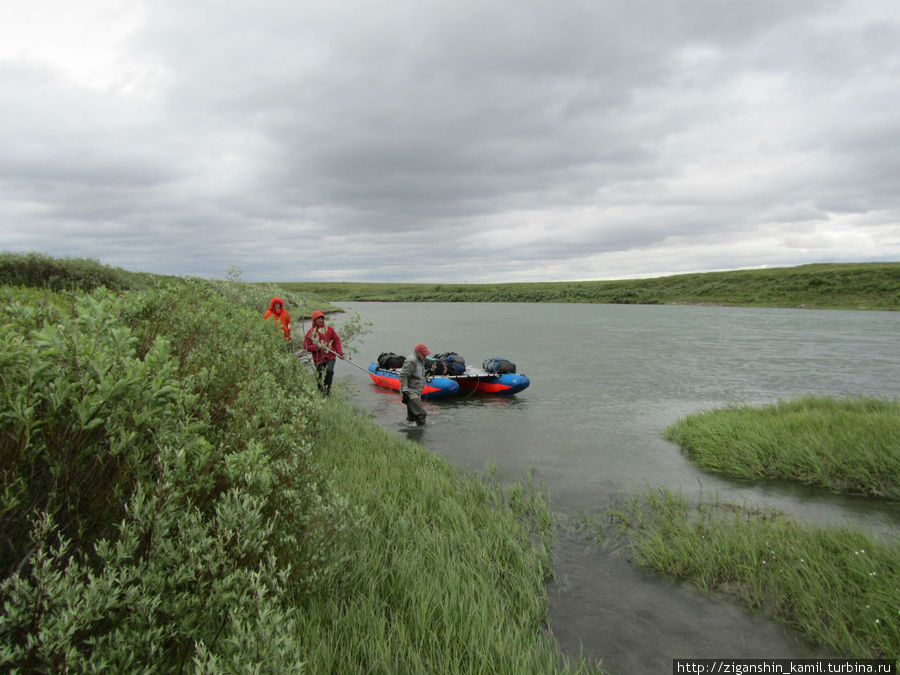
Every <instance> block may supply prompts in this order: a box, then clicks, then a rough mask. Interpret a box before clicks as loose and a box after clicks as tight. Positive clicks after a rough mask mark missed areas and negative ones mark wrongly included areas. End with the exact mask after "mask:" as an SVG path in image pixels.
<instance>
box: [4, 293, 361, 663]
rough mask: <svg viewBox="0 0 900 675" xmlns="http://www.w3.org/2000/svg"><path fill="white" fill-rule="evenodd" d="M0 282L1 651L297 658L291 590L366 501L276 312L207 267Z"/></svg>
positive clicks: (112, 658)
mask: <svg viewBox="0 0 900 675" xmlns="http://www.w3.org/2000/svg"><path fill="white" fill-rule="evenodd" d="M4 293H5V295H6V296H7V300H8V302H7V303H5V305H4V308H3V319H4V320H3V325H2V328H0V388H2V392H3V397H4V401H3V407H2V411H0V460H2V462H0V464H2V472H0V532H2V533H3V535H2V540H0V565H2V573H3V574H2V576H3V577H4V581H3V582H2V585H0V600H2V604H3V608H4V610H3V613H2V615H0V667H2V668H3V669H9V670H14V669H21V670H32V669H35V670H53V671H63V670H67V669H73V670H77V671H83V670H100V669H104V670H105V669H113V670H116V671H121V670H128V671H134V670H138V671H140V670H143V671H162V672H168V671H178V670H181V669H182V668H184V667H185V666H186V665H189V664H193V667H195V668H199V669H202V670H238V669H240V670H244V669H246V668H248V667H250V664H251V663H255V664H257V666H258V667H260V668H262V669H264V670H269V671H270V672H286V671H290V670H292V669H294V670H296V669H298V668H299V667H300V665H301V664H302V661H303V659H302V654H299V653H297V647H296V646H295V643H296V640H295V639H294V634H295V631H296V629H295V626H294V618H293V612H294V610H293V609H292V607H293V604H292V603H294V602H296V599H297V598H298V597H303V596H304V595H306V594H308V593H311V592H314V591H315V590H317V589H321V588H322V587H324V586H327V585H328V584H329V582H330V580H331V579H332V578H333V577H334V576H335V575H336V574H337V573H338V572H339V571H340V570H341V569H342V568H343V564H344V562H345V558H346V555H347V554H346V550H347V549H346V546H345V542H347V541H348V537H350V536H351V535H352V534H354V533H355V532H357V531H358V523H359V522H360V520H361V518H360V516H359V515H358V514H356V513H355V512H354V511H353V509H351V508H350V507H348V506H347V503H346V500H344V499H343V498H342V497H341V496H340V495H338V494H336V493H335V491H334V490H333V489H331V487H330V482H329V477H328V476H327V475H325V474H323V472H322V470H321V469H319V468H318V465H317V464H316V463H315V462H314V461H313V460H312V457H311V446H310V443H309V441H308V439H307V435H308V433H309V426H310V424H312V423H313V422H314V420H315V419H316V414H317V412H316V411H317V407H318V406H319V405H320V402H319V400H318V398H317V396H316V394H315V393H314V392H315V385H314V382H313V381H312V379H311V378H310V376H309V373H308V372H307V371H304V370H303V366H302V364H301V363H300V362H299V360H298V359H296V358H294V357H293V356H292V355H291V353H290V350H289V349H286V348H285V345H284V342H283V340H282V339H281V337H280V335H279V334H277V331H274V330H272V327H271V326H269V325H268V323H269V322H263V321H261V320H260V314H259V313H258V312H257V311H256V310H253V311H251V310H249V309H246V308H243V307H241V306H239V305H235V303H234V302H232V301H231V300H230V299H228V298H226V297H224V294H223V292H222V290H221V288H218V287H217V285H216V284H211V283H209V282H202V281H199V280H193V281H191V280H188V281H177V282H175V281H161V282H159V283H156V284H153V285H151V287H149V288H146V289H144V290H141V291H137V292H132V293H126V294H122V295H117V294H114V293H112V292H110V291H108V290H106V289H105V288H100V289H98V290H95V291H93V292H92V293H90V294H87V295H83V296H79V297H73V298H72V299H71V301H70V302H68V303H67V302H66V301H62V302H60V301H59V299H58V297H55V296H52V295H50V294H49V291H48V292H47V293H48V295H47V296H45V297H46V298H47V300H46V302H43V303H41V302H35V298H34V295H33V294H31V295H30V296H29V297H27V298H26V299H25V300H23V301H17V300H16V299H15V297H14V296H15V294H14V293H10V291H9V290H8V289H7V290H5V291H4ZM288 596H290V600H288Z"/></svg>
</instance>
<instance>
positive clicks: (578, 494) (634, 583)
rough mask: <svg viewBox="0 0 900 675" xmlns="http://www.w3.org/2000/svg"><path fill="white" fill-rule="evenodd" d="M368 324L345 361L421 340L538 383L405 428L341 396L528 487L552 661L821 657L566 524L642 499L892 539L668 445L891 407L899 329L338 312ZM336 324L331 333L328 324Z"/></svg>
mask: <svg viewBox="0 0 900 675" xmlns="http://www.w3.org/2000/svg"><path fill="white" fill-rule="evenodd" d="M341 306H342V307H344V308H346V309H351V310H353V311H356V312H358V313H359V314H360V315H361V317H362V318H363V320H364V321H369V322H371V323H372V325H371V327H370V333H369V334H368V335H366V336H364V337H363V338H362V339H359V340H357V341H356V342H355V345H354V346H355V347H356V348H357V350H358V351H357V353H356V354H355V355H354V356H353V357H352V358H353V361H354V363H356V364H357V365H360V366H362V367H367V366H368V364H369V363H370V362H371V361H374V360H375V359H376V358H377V356H378V354H379V353H381V352H383V351H393V352H396V353H399V354H404V355H406V354H408V353H409V352H411V351H412V347H413V345H414V344H416V343H417V342H424V343H425V344H426V345H427V346H428V347H429V349H431V350H432V352H446V351H454V352H457V353H459V354H461V355H462V356H463V357H465V359H466V361H467V362H469V363H472V364H475V365H481V362H482V361H483V360H484V359H486V358H490V357H504V358H507V359H509V360H511V361H513V362H515V363H516V364H517V366H518V371H519V372H520V373H524V374H526V375H528V376H529V377H530V378H531V386H530V387H529V388H528V389H527V390H525V391H524V392H521V393H520V394H518V395H517V396H515V397H513V398H510V399H503V398H492V397H484V396H478V395H474V396H470V397H460V398H457V399H454V400H449V401H438V402H434V403H427V404H426V407H427V409H428V411H429V418H428V425H427V426H426V427H424V428H423V429H412V430H410V429H407V428H406V427H405V425H404V424H403V420H404V418H405V409H404V407H403V406H402V405H401V404H400V401H399V396H398V395H397V394H395V393H392V392H388V391H387V390H385V389H381V388H379V387H376V386H374V385H373V384H371V381H370V379H369V378H368V375H367V374H366V373H364V372H362V371H361V370H359V369H357V368H354V367H353V366H351V365H349V364H346V363H344V364H339V365H338V368H337V370H338V373H337V381H338V382H339V383H340V384H342V385H343V387H345V388H346V389H349V390H350V391H351V396H352V398H353V400H354V401H355V402H356V403H357V404H358V405H360V406H362V407H364V408H365V409H366V410H367V411H368V412H369V413H370V414H371V415H372V417H373V419H374V420H375V421H376V422H377V423H379V424H381V425H382V426H384V427H386V428H387V429H390V430H395V431H396V432H397V433H398V434H405V435H409V436H410V437H411V438H413V439H414V440H417V441H419V442H421V443H423V444H424V445H425V446H427V447H428V448H430V449H431V450H433V451H434V452H436V453H438V454H440V455H442V456H444V457H445V458H447V460H448V461H450V462H451V464H453V465H455V466H457V467H461V468H468V469H473V470H476V471H481V470H483V469H485V468H486V467H487V466H489V465H490V466H496V469H497V471H498V472H499V473H500V474H501V475H502V476H509V477H510V478H513V479H520V478H522V477H523V476H525V475H526V474H527V473H528V472H529V471H532V470H533V471H534V475H535V479H536V481H537V482H539V483H542V484H543V485H544V487H545V489H546V491H547V493H548V494H549V497H550V501H551V505H552V508H553V510H554V512H555V513H556V514H557V515H558V517H559V520H560V527H559V532H558V535H557V543H556V550H555V556H554V577H555V578H554V581H553V582H552V583H551V585H550V587H549V589H548V594H549V600H550V628H551V630H552V631H553V633H554V635H556V637H557V638H558V640H559V642H560V644H561V646H562V647H563V649H564V650H565V651H566V652H567V653H569V654H571V655H574V656H578V655H579V654H583V655H584V656H585V657H587V658H588V659H591V660H597V661H599V660H601V659H602V664H603V667H604V668H605V669H607V670H608V671H609V672H611V673H642V672H647V673H652V672H671V668H672V659H673V658H720V657H727V658H788V657H812V656H825V655H827V654H826V653H824V652H822V651H820V650H816V649H815V648H812V647H810V646H809V645H806V644H803V643H802V642H801V641H800V640H798V639H797V638H795V637H794V636H792V635H791V634H790V633H788V632H787V631H786V630H785V629H784V628H782V627H781V626H779V625H778V624H776V623H774V622H772V621H769V620H767V619H764V618H762V617H759V616H753V615H751V614H750V613H749V612H748V611H747V610H745V609H744V608H743V607H742V606H741V605H740V604H739V603H738V601H737V600H735V599H733V598H730V597H725V596H715V595H704V594H701V593H700V592H698V591H696V590H694V589H692V588H689V587H687V586H684V585H680V584H677V583H673V582H671V581H668V580H665V579H660V578H657V577H653V576H650V575H647V574H645V573H643V572H642V571H641V570H639V569H638V568H637V567H636V566H635V565H634V564H632V563H631V562H630V561H629V560H628V553H627V550H626V549H624V548H623V547H621V546H616V545H606V546H603V547H601V546H598V545H595V544H594V543H593V541H592V540H591V537H590V536H589V535H588V534H587V533H585V532H583V531H582V530H580V529H579V528H577V527H574V526H572V523H575V522H577V521H578V520H579V518H578V516H579V514H582V513H585V514H595V513H599V512H602V511H603V510H604V509H606V508H608V507H609V506H612V505H615V504H616V503H617V502H620V500H622V499H624V498H625V497H627V495H630V494H634V493H637V492H643V491H645V490H646V489H647V488H648V487H667V488H669V489H671V490H672V491H674V492H676V493H681V494H683V495H685V496H688V497H691V498H701V497H702V498H704V499H719V500H720V501H728V502H733V503H738V504H752V505H756V506H769V507H774V508H777V509H779V510H782V511H786V512H789V513H792V514H794V515H795V516H796V517H798V518H802V519H806V520H809V521H814V522H817V523H826V524H842V523H847V522H850V523H855V524H859V525H862V526H863V527H865V528H867V529H870V530H872V531H873V532H878V533H883V532H893V531H895V530H896V528H897V527H898V525H900V507H898V506H897V505H891V504H887V503H881V502H876V501H873V500H867V499H862V498H852V497H840V496H836V495H832V494H829V493H826V492H823V491H819V490H812V489H806V488H802V487H796V486H791V485H784V484H776V485H772V484H768V483H751V482H739V481H733V480H728V479H724V478H721V477H718V476H715V475H712V474H708V473H704V472H702V471H700V470H699V469H697V468H696V467H695V466H694V465H693V464H692V463H691V462H690V461H689V460H688V459H687V458H686V457H685V456H684V455H683V454H682V453H681V452H680V450H679V449H678V447H677V446H675V445H673V444H671V443H668V442H667V441H664V440H662V438H661V433H662V431H663V430H664V429H665V428H666V427H667V426H668V425H669V424H671V423H673V422H675V421H676V420H677V419H679V418H680V417H682V416H684V415H686V414H688V413H691V412H695V411H698V410H707V409H711V408H716V407H721V406H724V405H726V404H728V403H751V404H763V403H772V402H775V401H777V400H778V399H779V398H782V399H788V398H793V397H796V396H800V395H804V394H829V395H841V394H862V395H868V396H880V397H888V398H897V397H900V313H895V312H852V311H819V310H789V309H748V308H727V307H694V306H639V305H588V304H530V303H521V304H505V303H421V304H419V303H342V305H341ZM337 323H338V324H340V319H339V318H338V319H337Z"/></svg>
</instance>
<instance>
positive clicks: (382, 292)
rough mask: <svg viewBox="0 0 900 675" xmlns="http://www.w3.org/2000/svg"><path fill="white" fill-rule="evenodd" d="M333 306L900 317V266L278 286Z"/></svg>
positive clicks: (838, 265) (296, 283) (866, 264)
mask: <svg viewBox="0 0 900 675" xmlns="http://www.w3.org/2000/svg"><path fill="white" fill-rule="evenodd" d="M278 285H279V286H281V287H283V288H287V289H291V290H294V291H297V292H304V293H313V294H318V295H320V296H324V297H327V298H329V299H331V300H333V301H386V302H595V303H611V304H713V305H735V306H746V307H807V308H817V309H869V310H897V309H900V263H898V262H888V263H848V264H837V263H834V264H832V263H822V264H814V265H801V266H798V267H785V268H773V269H758V270H738V271H732V272H707V273H702V274H680V275H674V276H667V277H658V278H653V279H630V280H619V281H560V282H534V283H500V284H407V283H357V282H312V281H310V282H279V284H278Z"/></svg>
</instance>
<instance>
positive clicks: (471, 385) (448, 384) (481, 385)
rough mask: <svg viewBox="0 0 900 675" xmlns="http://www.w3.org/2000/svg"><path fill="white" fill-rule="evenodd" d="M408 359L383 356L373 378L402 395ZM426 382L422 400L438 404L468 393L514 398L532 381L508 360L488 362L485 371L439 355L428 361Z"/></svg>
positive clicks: (372, 369) (373, 366)
mask: <svg viewBox="0 0 900 675" xmlns="http://www.w3.org/2000/svg"><path fill="white" fill-rule="evenodd" d="M403 361H404V358H403V357H402V356H398V355H397V354H394V353H393V352H383V353H382V354H381V355H380V356H379V357H378V362H377V363H373V364H371V365H370V366H369V377H371V378H372V381H373V382H374V383H375V384H377V385H378V386H381V387H387V388H388V389H393V390H394V391H400V367H401V366H402V365H403ZM425 363H426V366H425V369H426V382H425V388H424V389H423V390H422V398H423V399H428V400H435V399H440V398H447V397H450V396H455V395H457V394H459V393H460V392H461V391H465V392H468V393H476V392H477V393H480V394H491V395H495V396H512V395H513V394H517V393H518V392H520V391H522V390H523V389H527V388H528V385H530V384H531V380H530V379H529V378H528V376H527V375H522V374H519V373H516V366H515V364H514V363H512V362H511V361H508V360H507V359H499V358H496V359H487V360H485V362H484V363H483V364H482V367H481V368H478V367H476V366H471V365H466V363H465V361H464V360H463V359H462V357H460V356H459V355H458V354H456V353H455V352H446V353H444V354H437V355H436V356H435V357H434V358H428V359H426V362H425Z"/></svg>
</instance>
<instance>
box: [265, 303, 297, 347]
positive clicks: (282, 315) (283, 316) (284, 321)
mask: <svg viewBox="0 0 900 675" xmlns="http://www.w3.org/2000/svg"><path fill="white" fill-rule="evenodd" d="M269 318H271V319H272V320H273V321H280V322H281V330H282V332H283V333H284V338H285V339H286V340H290V339H291V315H290V314H288V311H287V310H286V309H285V308H284V301H283V300H282V299H281V298H272V301H271V302H270V303H269V309H267V310H266V313H265V314H263V319H269Z"/></svg>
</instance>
